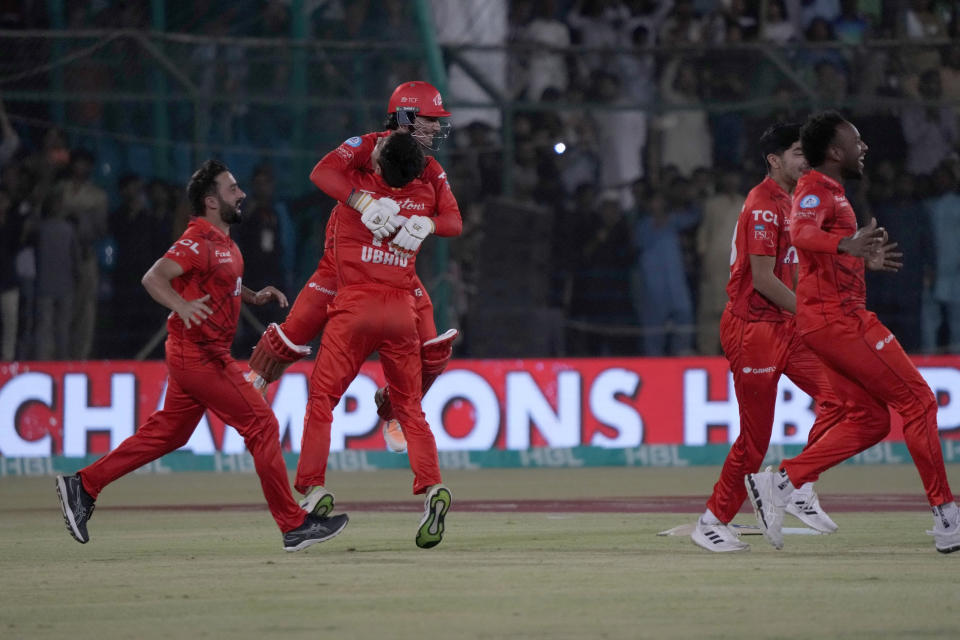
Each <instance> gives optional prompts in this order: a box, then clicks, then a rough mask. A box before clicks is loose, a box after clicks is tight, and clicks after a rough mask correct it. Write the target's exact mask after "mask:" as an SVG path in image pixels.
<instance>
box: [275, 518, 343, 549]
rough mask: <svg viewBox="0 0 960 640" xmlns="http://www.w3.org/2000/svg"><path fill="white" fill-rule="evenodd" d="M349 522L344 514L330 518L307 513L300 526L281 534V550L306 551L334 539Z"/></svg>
mask: <svg viewBox="0 0 960 640" xmlns="http://www.w3.org/2000/svg"><path fill="white" fill-rule="evenodd" d="M349 520H350V518H348V517H347V514H345V513H341V514H338V515H335V516H333V517H331V518H326V517H320V516H315V515H313V514H312V513H308V514H307V517H306V518H305V519H304V520H303V524H302V525H300V526H299V527H297V528H296V529H294V530H293V531H287V532H286V533H284V534H283V550H284V551H288V552H291V553H292V552H294V551H300V550H301V549H306V548H307V547H309V546H311V545H314V544H317V543H318V542H324V541H325V540H329V539H330V538H335V537H337V535H339V534H340V532H341V531H343V529H344V527H346V526H347V522H348V521H349Z"/></svg>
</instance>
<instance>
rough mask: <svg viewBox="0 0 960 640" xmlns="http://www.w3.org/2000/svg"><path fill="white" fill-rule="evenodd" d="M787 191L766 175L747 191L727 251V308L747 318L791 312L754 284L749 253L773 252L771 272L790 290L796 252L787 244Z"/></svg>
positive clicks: (783, 315) (778, 318)
mask: <svg viewBox="0 0 960 640" xmlns="http://www.w3.org/2000/svg"><path fill="white" fill-rule="evenodd" d="M789 213H790V194H789V193H787V192H786V191H784V190H783V188H782V187H781V186H780V185H779V184H777V182H776V181H775V180H774V179H773V178H771V177H769V176H767V177H766V178H765V179H764V180H763V181H762V182H761V183H760V184H758V185H757V186H755V187H754V188H753V189H751V190H750V193H749V194H747V199H746V201H745V202H744V203H743V209H742V210H741V211H740V217H739V218H738V219H737V227H736V230H735V231H734V232H733V246H732V247H731V249H732V252H731V254H730V282H729V283H727V297H728V298H729V299H730V301H729V302H728V303H727V309H729V310H730V313H732V314H733V315H735V316H737V317H738V318H742V319H743V320H747V321H748V322H782V321H783V320H784V319H785V318H786V317H788V316H790V315H792V314H790V312H788V311H786V310H784V309H781V308H780V307H778V306H777V305H776V304H774V303H773V302H771V301H770V300H768V299H767V298H765V297H764V296H763V295H762V294H761V293H760V292H759V291H757V290H756V289H754V288H753V274H752V272H751V269H750V256H751V255H754V256H775V257H776V263H775V264H774V267H773V273H774V274H775V275H776V276H777V277H778V278H779V279H780V280H782V281H783V283H784V284H786V285H787V287H789V288H790V289H791V290H793V276H794V273H795V272H796V268H797V252H796V251H795V250H793V248H792V247H791V246H790V234H789V230H788V227H787V217H788V214H789Z"/></svg>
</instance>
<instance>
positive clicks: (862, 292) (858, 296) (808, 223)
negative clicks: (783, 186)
mask: <svg viewBox="0 0 960 640" xmlns="http://www.w3.org/2000/svg"><path fill="white" fill-rule="evenodd" d="M856 231H857V216H856V214H855V213H854V211H853V207H851V206H850V203H849V202H847V197H846V195H844V189H843V185H841V184H840V183H839V182H837V181H836V180H834V179H833V178H831V177H829V176H826V175H824V174H822V173H820V172H819V171H810V172H809V173H807V174H806V175H804V176H803V177H802V178H800V181H799V182H797V188H796V190H795V191H794V196H793V208H792V209H791V212H790V233H791V236H792V239H793V246H794V247H796V249H797V252H798V253H799V255H800V281H799V283H798V284H797V327H798V328H799V329H800V332H801V333H809V332H811V331H815V330H817V329H820V328H822V327H825V326H826V325H828V324H830V323H831V322H835V321H837V320H840V319H842V318H843V317H844V316H847V315H850V314H852V313H854V312H855V311H857V310H859V309H865V308H866V299H867V286H866V282H865V281H864V277H863V273H864V266H863V259H862V258H855V257H853V256H850V255H847V254H839V253H837V245H838V244H839V243H840V240H841V239H843V238H844V237H847V236H852V235H853V234H854V233H856Z"/></svg>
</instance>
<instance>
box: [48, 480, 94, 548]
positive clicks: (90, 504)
mask: <svg viewBox="0 0 960 640" xmlns="http://www.w3.org/2000/svg"><path fill="white" fill-rule="evenodd" d="M57 496H58V497H59V498H60V508H61V509H62V510H63V521H64V522H65V523H66V524H67V531H69V532H70V535H71V536H73V538H74V540H76V541H77V542H79V543H81V544H86V543H87V542H88V541H89V540H90V536H89V535H88V534H87V521H88V520H90V517H91V516H92V515H93V509H94V507H95V506H96V505H95V504H94V500H93V497H91V495H90V494H89V493H87V490H86V489H84V488H83V483H82V482H81V481H80V476H79V475H77V474H74V475H72V476H57Z"/></svg>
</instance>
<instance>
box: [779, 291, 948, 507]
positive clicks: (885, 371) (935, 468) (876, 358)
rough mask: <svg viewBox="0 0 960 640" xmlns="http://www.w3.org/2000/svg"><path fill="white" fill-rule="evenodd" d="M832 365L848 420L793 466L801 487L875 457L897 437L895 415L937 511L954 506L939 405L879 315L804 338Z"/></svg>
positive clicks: (859, 316) (787, 465)
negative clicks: (851, 461)
mask: <svg viewBox="0 0 960 640" xmlns="http://www.w3.org/2000/svg"><path fill="white" fill-rule="evenodd" d="M803 340H804V342H806V344H807V345H809V347H810V348H811V349H813V351H814V352H816V353H817V354H819V355H820V357H821V358H822V359H823V361H824V362H825V363H826V364H827V376H828V378H829V379H830V384H831V386H832V387H833V390H834V392H835V393H836V394H837V396H838V397H840V398H843V399H844V402H845V403H846V406H847V416H846V419H845V420H844V422H843V423H842V424H839V425H837V427H836V428H835V429H831V430H830V431H829V432H828V433H826V434H824V436H823V437H822V438H821V439H820V440H818V441H817V442H816V443H814V444H812V445H810V446H808V447H807V448H806V449H804V451H803V452H802V453H801V454H800V455H798V456H797V457H796V458H792V459H790V460H785V461H784V462H783V464H782V465H781V468H783V469H785V470H786V472H787V475H788V476H790V481H791V482H792V483H793V484H794V486H799V485H800V484H803V483H804V482H811V481H813V480H816V479H817V478H818V477H819V476H820V474H821V473H822V472H824V471H826V470H827V469H829V468H830V467H833V466H834V465H837V464H839V463H840V462H843V461H844V460H846V459H847V458H849V457H851V456H853V455H856V454H858V453H860V452H861V451H863V450H865V449H868V448H870V447H872V446H873V445H875V444H876V443H878V442H880V441H881V440H883V438H884V437H885V436H886V435H887V433H888V432H889V431H890V412H889V410H890V409H893V410H894V411H896V412H897V413H899V414H900V417H902V418H903V438H904V440H905V441H906V443H907V449H908V450H909V451H910V455H911V457H913V464H914V465H915V466H916V467H917V471H918V472H919V473H920V479H921V480H922V481H923V488H924V490H925V491H926V493H927V499H928V500H929V501H930V505H931V506H937V505H941V504H944V503H947V502H952V501H953V494H952V493H951V492H950V485H949V482H948V481H947V472H946V469H945V468H944V466H943V452H942V450H941V448H940V437H939V434H938V432H937V401H936V398H935V397H934V395H933V392H932V391H931V390H930V387H929V386H928V385H927V383H926V381H924V379H923V377H922V376H921V375H920V372H919V371H917V367H916V366H915V365H914V364H913V362H911V361H910V358H909V357H908V356H907V354H906V353H905V352H904V350H903V347H901V346H900V343H899V342H898V341H897V339H896V338H895V337H894V335H893V334H892V333H891V332H890V330H889V329H888V328H887V327H885V326H884V325H883V324H882V323H881V322H880V321H879V320H878V319H877V316H876V315H874V314H873V313H871V312H869V311H866V310H861V311H858V312H857V313H856V315H853V316H847V317H845V318H842V319H837V320H836V321H835V322H832V323H830V324H829V325H827V326H826V327H824V328H822V329H818V330H816V331H813V332H811V333H808V334H806V335H804V336H803Z"/></svg>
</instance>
